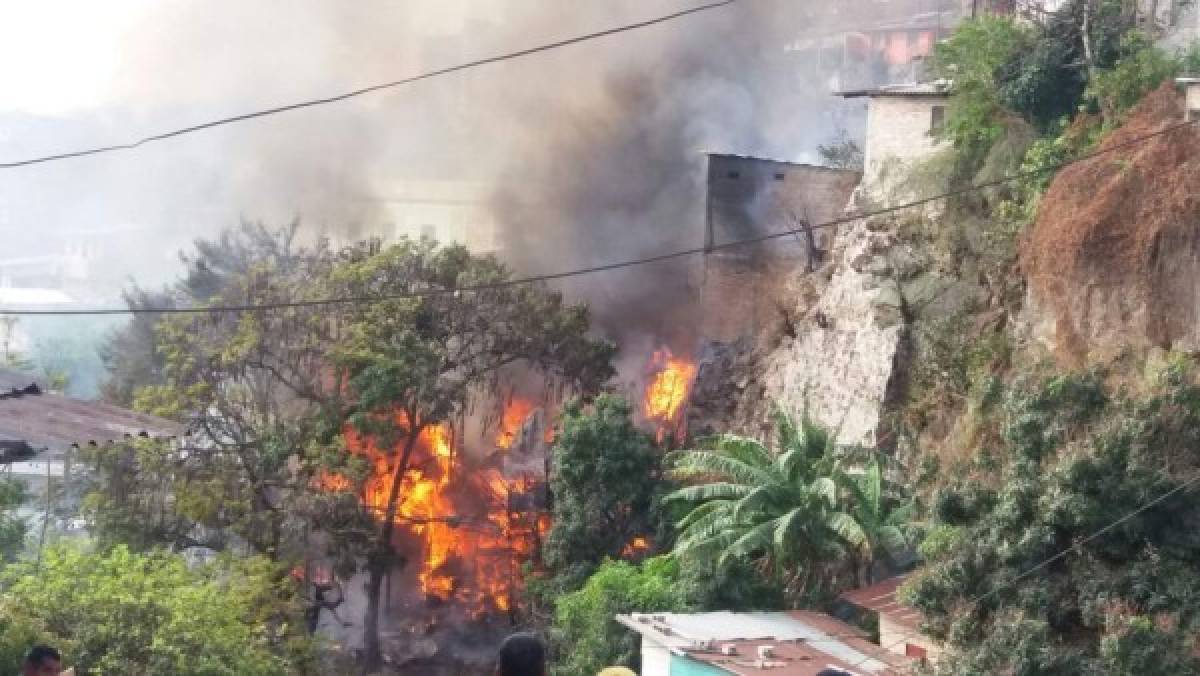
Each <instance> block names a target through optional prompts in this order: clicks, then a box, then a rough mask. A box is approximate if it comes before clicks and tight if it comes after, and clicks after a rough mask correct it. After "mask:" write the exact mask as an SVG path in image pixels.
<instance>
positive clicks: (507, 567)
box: [319, 399, 548, 618]
mask: <svg viewBox="0 0 1200 676" xmlns="http://www.w3.org/2000/svg"><path fill="white" fill-rule="evenodd" d="M534 410H535V409H534V407H533V404H532V403H531V402H528V401H526V400H521V399H514V400H512V401H510V402H509V405H508V406H506V408H505V411H504V415H503V417H502V419H501V424H500V430H499V431H498V433H497V435H496V437H495V439H494V443H495V445H496V447H497V449H500V451H501V457H500V459H499V460H501V461H502V459H503V454H504V452H505V451H506V449H507V448H508V447H510V446H512V444H513V442H514V441H515V440H517V439H518V437H519V434H520V431H521V429H522V426H523V424H524V422H525V418H527V417H529V416H531V414H532V413H533V412H534ZM396 424H397V426H398V427H399V428H401V429H403V427H404V424H405V422H404V420H403V418H402V417H400V418H398V419H397V420H396ZM345 438H346V443H347V447H348V448H349V450H350V452H351V453H353V454H354V455H356V456H359V457H360V458H363V459H365V460H366V461H367V463H368V467H369V471H370V473H369V475H368V476H367V478H366V480H365V481H364V482H363V483H362V486H361V489H360V491H359V496H360V499H361V501H362V504H363V506H364V507H365V508H367V509H368V510H370V511H371V513H372V514H374V515H375V517H376V518H382V516H383V514H384V512H385V509H386V505H387V500H388V490H389V488H390V486H391V480H392V477H393V475H394V472H395V465H394V463H395V462H396V458H397V457H399V455H400V454H399V453H398V452H396V451H395V450H394V449H389V448H386V447H385V448H380V446H379V444H380V443H381V442H380V440H379V439H378V438H377V437H375V436H371V435H365V434H361V433H359V432H358V431H357V430H354V429H347V431H346V434H345ZM460 442H461V435H457V434H455V430H454V428H453V427H451V426H450V425H448V424H442V425H437V426H432V427H429V428H427V429H426V430H424V431H423V432H422V433H421V435H420V436H419V438H418V441H417V448H416V450H415V451H414V458H413V461H412V462H411V464H410V469H409V470H408V472H407V473H406V475H405V478H404V482H403V484H402V486H401V497H400V503H399V507H398V509H397V510H396V517H395V522H396V525H397V527H398V534H399V535H398V537H397V541H396V542H395V543H394V544H395V546H396V547H397V549H398V550H400V551H401V552H403V553H404V554H405V555H406V558H407V559H408V560H410V561H413V562H415V563H416V565H415V566H414V570H415V586H416V587H417V588H419V590H420V594H421V600H422V601H423V602H424V604H425V605H426V606H429V607H439V606H444V605H454V606H457V607H461V608H463V609H465V610H466V611H467V612H468V614H469V615H470V616H471V617H474V618H483V617H487V616H490V615H493V614H497V613H508V612H509V611H511V610H513V608H514V597H515V591H516V589H517V588H518V586H519V581H520V580H519V575H520V566H521V564H522V563H524V562H525V561H528V560H530V559H531V558H532V557H533V556H534V555H535V553H536V551H537V549H538V546H539V545H540V542H541V538H542V536H543V535H544V533H545V530H546V529H547V527H548V522H547V520H546V519H545V518H543V517H542V515H541V513H540V511H539V510H538V507H539V506H540V505H539V504H538V503H539V501H537V500H536V499H533V500H529V499H522V498H523V496H529V495H535V496H536V494H537V492H538V491H539V489H540V485H541V483H542V477H540V476H532V475H531V474H529V473H517V474H513V475H510V474H509V473H507V472H506V471H505V470H504V468H503V467H502V466H501V463H500V462H497V460H498V459H497V458H496V457H495V456H493V457H489V458H487V459H485V460H475V459H474V458H473V457H472V456H470V455H468V454H464V453H460V452H456V451H457V450H458V446H459V445H460ZM319 485H320V486H321V488H323V489H325V490H329V491H350V490H353V487H352V486H353V482H352V481H351V480H350V479H349V478H348V477H346V476H342V475H338V474H326V475H324V476H322V477H321V478H320V480H319Z"/></svg>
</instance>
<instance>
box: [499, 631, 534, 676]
mask: <svg viewBox="0 0 1200 676" xmlns="http://www.w3.org/2000/svg"><path fill="white" fill-rule="evenodd" d="M496 676H546V648H545V646H543V645H542V640H541V639H539V638H538V637H537V636H534V635H533V634H530V633H525V632H522V633H520V634H513V635H512V636H509V637H508V638H506V639H504V643H502V644H501V645H500V655H499V657H497V658H496Z"/></svg>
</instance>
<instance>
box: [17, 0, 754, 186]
mask: <svg viewBox="0 0 1200 676" xmlns="http://www.w3.org/2000/svg"><path fill="white" fill-rule="evenodd" d="M735 2H738V0H720V1H719V2H711V3H708V4H705V5H699V6H697V7H690V8H688V9H683V10H679V11H677V12H672V13H670V14H664V15H662V16H657V17H654V18H652V19H646V20H644V21H639V22H637V23H631V24H625V25H622V26H616V27H614V28H607V29H605V30H601V31H596V32H593V33H585V34H583V35H577V36H575V37H571V38H565V39H562V40H557V41H555V42H549V43H546V44H542V45H538V46H536V47H528V48H526V49H520V50H517V51H513V52H506V53H504V54H498V55H496V56H489V57H486V58H482V59H476V60H474V61H468V62H466V63H460V64H458V65H454V66H448V67H446V68H439V69H437V70H432V71H428V72H424V73H420V74H418V75H412V76H410V77H406V78H401V79H399V80H392V81H390V82H381V83H379V84H374V85H370V86H367V87H362V88H360V89H353V90H350V91H347V92H342V93H341V94H334V95H331V96H326V97H323V98H319V99H309V100H307V101H299V102H296V103H289V104H284V105H280V106H275V107H272V108H264V109H262V110H255V111H251V112H248V113H242V114H241V115H233V116H231V117H223V118H219V119H216V120H210V121H208V122H201V123H198V124H194V125H191V126H188V127H182V128H179V129H173V130H171V131H165V132H162V133H159V134H153V135H151V136H144V137H142V138H140V139H137V140H134V141H129V142H126V143H117V144H113V145H107V146H97V147H94V148H84V149H81V150H71V151H67V152H62V153H56V154H53V155H43V156H40V157H31V158H27V159H24V160H15V161H10V162H0V169H16V168H19V167H27V166H30V165H34V164H43V163H46V162H57V161H61V160H68V159H74V158H78V157H87V156H89V155H101V154H104V153H112V152H117V151H121V150H133V149H134V148H138V147H140V146H143V145H146V144H148V143H154V142H157V141H165V140H167V139H170V138H175V137H177V136H184V135H186V134H193V133H196V132H199V131H204V130H207V129H213V128H215V127H223V126H226V125H231V124H236V123H238V122H246V121H248V120H254V119H258V118H260V117H269V116H271V115H278V114H281V113H287V112H291V111H294V110H301V109H304V108H312V107H315V106H323V105H328V104H331V103H338V102H340V101H345V100H347V99H352V98H355V97H358V96H363V95H365V94H371V93H374V92H378V91H382V90H385V89H392V88H394V87H401V86H404V85H409V84H413V83H415V82H420V81H422V80H430V79H433V78H436V77H441V76H443V75H449V74H451V73H457V72H459V71H464V70H469V69H472V68H478V67H479V66H486V65H489V64H494V63H500V62H502V61H510V60H512V59H519V58H521V57H525V56H532V55H534V54H540V53H542V52H548V51H552V50H555V49H561V48H563V47H569V46H571V45H576V44H579V43H581V42H590V41H592V40H597V39H600V38H605V37H609V36H612V35H617V34H618V33H625V32H628V31H633V30H638V29H641V28H648V27H650V26H655V25H658V24H662V23H667V22H668V21H674V20H675V19H680V18H683V17H686V16H690V15H692V14H699V13H700V12H707V11H710V10H714V9H718V8H720V7H725V6H726V5H732V4H734V3H735Z"/></svg>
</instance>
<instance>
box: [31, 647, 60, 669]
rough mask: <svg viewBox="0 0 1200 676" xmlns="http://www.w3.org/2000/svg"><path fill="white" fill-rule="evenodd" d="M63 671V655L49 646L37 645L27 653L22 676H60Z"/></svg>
mask: <svg viewBox="0 0 1200 676" xmlns="http://www.w3.org/2000/svg"><path fill="white" fill-rule="evenodd" d="M60 671H62V655H59V654H58V651H57V650H55V649H54V648H51V647H50V646H48V645H35V646H33V647H32V648H30V649H29V652H28V653H25V663H24V664H22V665H21V676H58V672H60Z"/></svg>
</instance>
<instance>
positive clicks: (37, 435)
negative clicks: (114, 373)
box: [0, 369, 184, 451]
mask: <svg viewBox="0 0 1200 676" xmlns="http://www.w3.org/2000/svg"><path fill="white" fill-rule="evenodd" d="M183 433H184V429H183V427H182V426H181V425H178V424H176V423H174V422H171V421H169V420H164V419H162V418H158V417H155V416H151V415H146V414H144V413H137V412H134V411H130V410H127V409H123V408H120V407H118V406H112V405H109V404H104V403H101V402H97V401H84V400H81V399H73V398H71V397H66V396H63V395H61V394H54V393H51V392H47V391H46V390H45V389H44V386H43V385H42V384H41V383H39V382H38V381H37V379H36V378H34V377H32V376H28V375H25V374H22V373H20V372H17V371H12V370H7V369H0V441H2V442H8V445H16V444H19V443H21V442H23V443H25V444H28V445H29V446H30V447H32V448H34V449H38V450H49V451H63V450H66V449H67V448H70V447H71V446H83V445H87V444H107V443H112V442H115V441H121V440H124V439H127V438H131V437H138V436H143V437H155V438H170V437H177V436H181V435H182V434H183Z"/></svg>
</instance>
